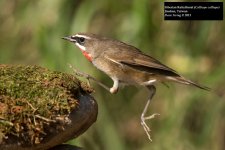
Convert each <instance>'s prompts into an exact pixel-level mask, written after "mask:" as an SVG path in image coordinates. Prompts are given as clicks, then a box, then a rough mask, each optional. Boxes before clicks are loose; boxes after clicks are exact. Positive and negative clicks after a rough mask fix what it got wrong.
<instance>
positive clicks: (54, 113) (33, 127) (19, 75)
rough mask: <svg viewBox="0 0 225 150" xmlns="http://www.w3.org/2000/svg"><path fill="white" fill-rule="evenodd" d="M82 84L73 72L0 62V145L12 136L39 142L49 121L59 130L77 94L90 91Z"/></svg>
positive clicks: (76, 102)
mask: <svg viewBox="0 0 225 150" xmlns="http://www.w3.org/2000/svg"><path fill="white" fill-rule="evenodd" d="M82 85H84V84H83V83H82V84H81V82H80V81H79V80H77V79H76V78H75V77H74V76H73V75H70V74H65V73H60V72H56V71H49V70H48V69H44V68H42V67H38V66H8V65H0V144H2V143H3V144H4V140H5V139H7V137H8V136H12V135H13V136H16V137H18V138H21V139H22V143H23V142H29V143H30V144H38V143H40V142H41V140H43V139H44V136H45V134H46V131H45V130H46V129H47V128H48V126H49V125H51V124H52V123H54V124H56V125H57V126H56V128H57V129H62V128H63V127H62V126H63V125H65V124H66V123H68V115H69V114H70V112H71V111H72V110H73V109H76V106H77V104H78V101H77V93H78V92H80V91H82V90H89V92H90V89H88V88H86V89H84V88H81V87H84V86H82Z"/></svg>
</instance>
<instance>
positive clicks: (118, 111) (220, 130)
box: [0, 0, 225, 150]
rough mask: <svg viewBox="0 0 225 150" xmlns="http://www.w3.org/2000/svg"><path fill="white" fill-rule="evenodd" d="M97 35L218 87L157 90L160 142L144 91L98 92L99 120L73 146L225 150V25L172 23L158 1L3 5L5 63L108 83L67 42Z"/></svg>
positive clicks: (10, 0)
mask: <svg viewBox="0 0 225 150" xmlns="http://www.w3.org/2000/svg"><path fill="white" fill-rule="evenodd" d="M76 32H92V33H97V34H101V35H104V36H109V37H112V38H115V39H119V40H122V41H124V42H127V43H129V44H131V45H134V46H136V47H138V48H140V49H141V50H142V51H144V52H145V53H147V54H149V55H152V56H153V57H155V58H157V59H159V60H160V61H161V62H163V63H165V64H167V65H168V66H170V67H172V68H174V69H175V70H177V71H178V72H179V73H181V74H183V75H184V76H185V77H188V78H190V79H192V80H194V81H198V82H200V83H203V84H204V85H207V86H209V87H211V88H212V89H213V91H212V92H206V91H202V90H199V89H196V88H194V87H188V86H183V85H178V84H170V83H169V87H170V88H167V87H166V86H163V85H162V84H158V85H157V93H156V96H155V97H154V100H153V101H152V103H151V106H150V109H149V114H151V113H154V112H157V113H160V114H161V116H159V117H158V118H156V119H153V120H151V121H149V122H148V123H149V125H150V126H151V129H152V131H151V135H152V138H153V142H152V143H150V142H149V141H148V139H147V136H146V135H145V133H144V131H143V129H142V126H141V125H140V114H141V112H142V109H143V107H144V105H145V102H146V98H147V96H148V93H147V90H145V89H144V88H136V87H126V88H124V89H122V90H120V92H119V93H118V94H116V95H111V94H109V93H108V92H107V91H104V89H102V88H100V87H98V86H97V85H95V83H93V84H92V85H93V86H94V87H95V90H96V92H95V94H94V96H95V98H96V99H97V100H98V104H99V116H98V120H97V122H96V124H95V125H93V126H92V127H91V128H90V129H89V130H88V131H87V132H86V133H85V134H84V135H83V136H81V137H79V138H78V139H76V140H73V141H70V143H72V144H74V143H79V144H78V145H81V146H82V147H85V148H87V149H93V150H97V149H107V150H115V149H116V150H132V149H133V150H136V149H142V150H145V149H155V150H157V149H168V150H169V149H180V150H199V149H202V150H203V149H204V150H205V149H214V150H223V149H225V144H224V143H225V118H224V116H225V94H224V92H225V86H224V85H225V61H224V59H225V42H224V39H225V23H224V21H164V17H163V1H158V0H153V1H152V0H151V1H150V0H120V1H115V0H108V1H105V0H96V1H91V0H89V1H88V0H67V1H61V0H38V1H30V0H1V1H0V35H1V36H0V63H1V64H36V65H42V66H45V67H48V68H50V69H54V70H60V71H67V72H72V71H71V70H70V68H69V67H68V65H67V63H71V64H73V65H75V66H76V67H77V68H79V69H80V70H82V71H83V72H86V73H89V74H91V75H93V76H95V77H96V78H98V79H99V80H101V81H103V82H104V83H106V84H107V85H112V81H111V79H109V78H108V77H107V76H105V75H104V74H103V73H101V72H100V71H97V69H95V68H94V67H93V66H92V65H91V64H90V63H89V62H88V61H87V60H85V58H84V57H83V56H82V54H81V53H80V52H79V50H78V49H77V48H75V47H74V45H72V44H71V43H68V42H65V41H63V40H61V37H63V36H66V35H71V34H74V33H76Z"/></svg>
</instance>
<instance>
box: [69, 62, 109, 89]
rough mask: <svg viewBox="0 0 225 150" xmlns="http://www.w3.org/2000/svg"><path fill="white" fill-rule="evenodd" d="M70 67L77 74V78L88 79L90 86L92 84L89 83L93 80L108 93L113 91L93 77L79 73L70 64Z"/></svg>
mask: <svg viewBox="0 0 225 150" xmlns="http://www.w3.org/2000/svg"><path fill="white" fill-rule="evenodd" d="M69 67H70V68H71V69H73V71H74V73H75V74H76V75H77V76H80V77H84V78H86V79H87V80H88V84H90V83H89V80H90V79H91V80H93V81H95V82H96V83H97V84H98V85H100V86H101V87H103V88H104V89H106V90H107V91H109V92H111V89H110V88H109V87H108V86H106V85H105V84H103V83H102V82H100V81H98V80H97V79H95V78H94V77H92V76H91V75H89V74H86V73H84V72H81V71H78V70H77V69H75V68H74V67H73V66H72V65H71V64H69Z"/></svg>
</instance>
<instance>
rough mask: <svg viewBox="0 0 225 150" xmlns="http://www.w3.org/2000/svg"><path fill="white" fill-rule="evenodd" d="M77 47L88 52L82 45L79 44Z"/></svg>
mask: <svg viewBox="0 0 225 150" xmlns="http://www.w3.org/2000/svg"><path fill="white" fill-rule="evenodd" d="M75 44H76V46H78V47H79V48H80V49H81V50H82V51H86V48H85V47H84V46H82V45H80V44H79V43H75Z"/></svg>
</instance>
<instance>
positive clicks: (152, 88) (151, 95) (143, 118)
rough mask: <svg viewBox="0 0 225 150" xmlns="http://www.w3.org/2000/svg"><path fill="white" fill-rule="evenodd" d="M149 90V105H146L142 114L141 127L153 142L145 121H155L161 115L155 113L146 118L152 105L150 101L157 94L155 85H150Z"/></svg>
mask: <svg viewBox="0 0 225 150" xmlns="http://www.w3.org/2000/svg"><path fill="white" fill-rule="evenodd" d="M147 88H148V89H149V91H150V94H149V98H148V100H147V103H146V104H145V107H144V110H143V112H142V114H141V125H142V126H143V128H144V130H145V132H146V134H147V136H148V139H149V140H150V141H152V139H151V136H150V134H149V132H150V128H149V127H148V125H147V124H146V123H145V120H149V119H153V118H154V117H155V116H156V115H159V114H156V113H155V114H152V115H150V116H147V117H145V114H146V112H147V109H148V106H149V104H150V101H151V99H152V98H153V96H154V95H155V92H156V88H155V86H154V85H148V86H147Z"/></svg>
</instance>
